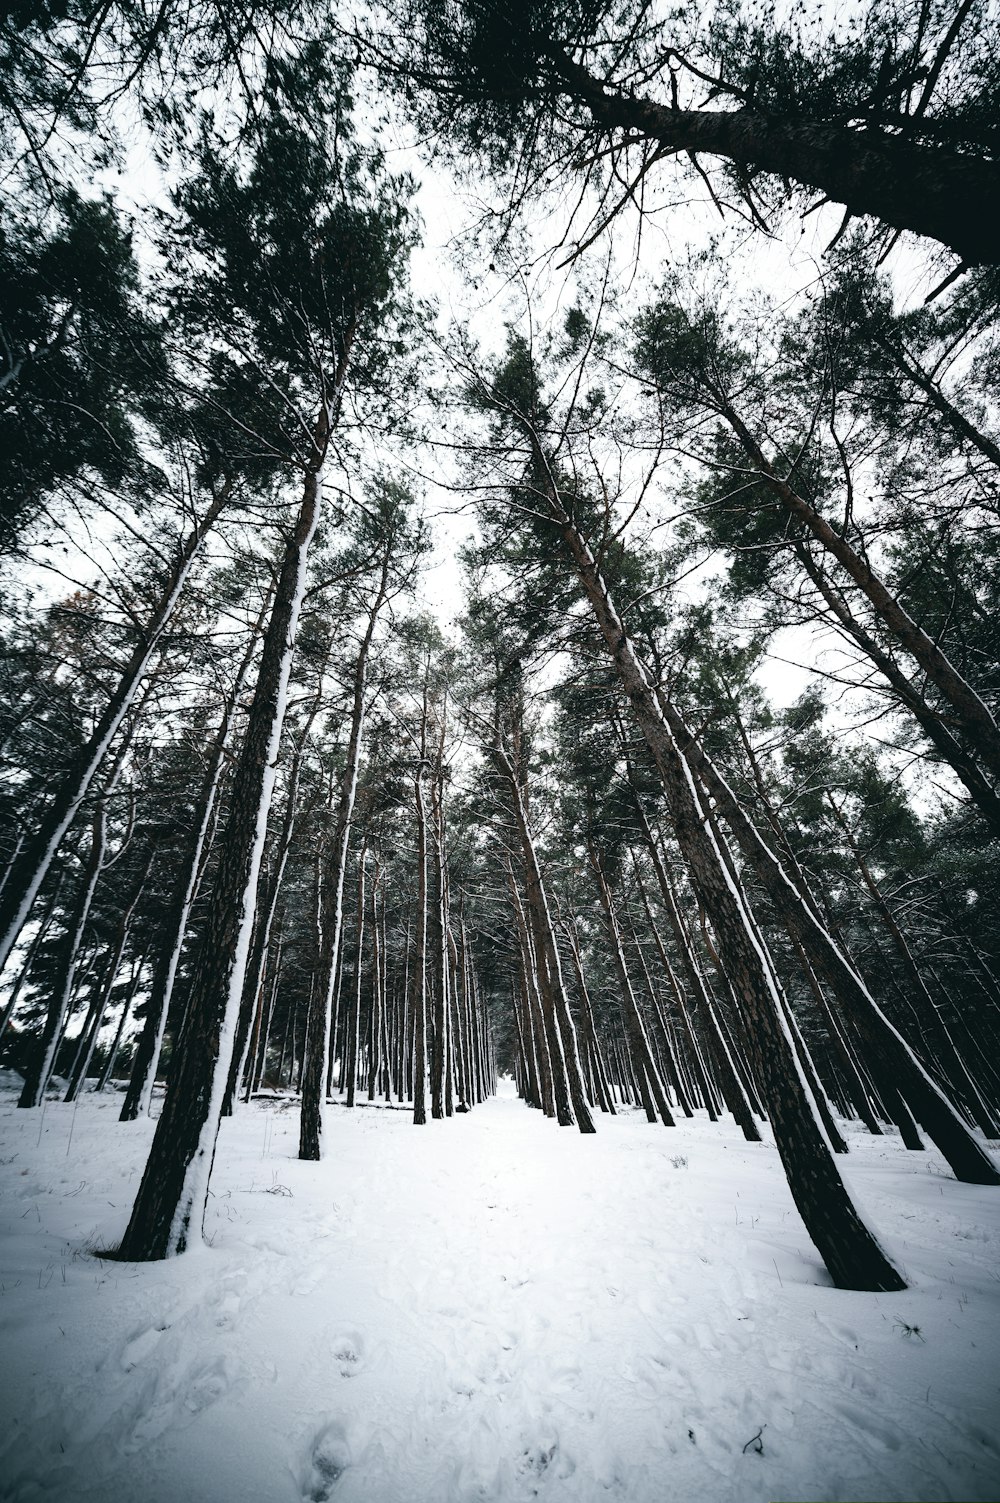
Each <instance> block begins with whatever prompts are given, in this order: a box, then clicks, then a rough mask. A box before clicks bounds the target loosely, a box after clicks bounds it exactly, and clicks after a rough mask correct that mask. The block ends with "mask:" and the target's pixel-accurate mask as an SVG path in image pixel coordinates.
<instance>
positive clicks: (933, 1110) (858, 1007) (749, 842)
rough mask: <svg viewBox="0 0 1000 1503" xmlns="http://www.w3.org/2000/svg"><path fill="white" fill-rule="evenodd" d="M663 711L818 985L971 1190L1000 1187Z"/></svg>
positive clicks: (703, 758)
mask: <svg viewBox="0 0 1000 1503" xmlns="http://www.w3.org/2000/svg"><path fill="white" fill-rule="evenodd" d="M662 708H663V713H664V717H665V719H666V721H667V722H668V723H669V724H670V727H671V729H672V731H673V734H674V736H675V737H676V738H677V741H678V743H679V744H680V745H681V746H682V747H683V749H684V753H685V756H686V758H687V759H688V760H689V761H690V763H691V766H692V767H693V768H694V769H695V771H696V772H697V773H698V776H699V777H700V778H701V780H702V782H703V783H704V785H705V787H706V789H707V790H708V792H709V793H710V794H711V797H712V798H713V799H714V800H715V803H716V806H717V808H718V811H719V813H720V814H721V816H722V818H723V819H724V820H725V821H726V823H727V825H728V826H729V828H730V829H731V830H732V832H733V834H734V835H735V837H736V839H737V841H738V842H739V845H740V849H741V850H742V852H743V856H744V858H745V860H746V861H747V863H748V865H749V866H750V867H751V868H752V870H753V872H754V874H755V876H756V878H757V880H758V881H759V882H760V884H761V886H762V887H763V889H764V891H765V892H766V893H767V895H768V897H769V898H770V900H771V903H772V904H773V907H774V910H775V913H776V914H777V916H778V917H779V919H780V920H781V922H782V923H783V924H784V926H785V928H786V929H787V930H788V932H789V934H790V935H791V937H792V939H793V940H797V941H798V942H799V944H800V945H801V947H802V949H803V951H804V952H805V954H806V956H807V957H808V960H809V964H810V965H811V966H812V968H813V970H814V972H815V974H816V977H817V979H818V980H819V981H820V982H821V984H824V985H826V986H827V987H828V988H829V989H830V991H831V992H832V993H833V994H834V995H835V996H836V997H837V999H838V1000H839V1002H840V1004H841V1006H842V1007H843V1008H844V1011H845V1012H846V1014H847V1015H848V1016H849V1017H850V1018H851V1020H852V1022H853V1023H854V1024H855V1026H856V1027H857V1029H858V1031H859V1033H860V1034H861V1036H862V1038H863V1039H864V1042H865V1045H866V1047H867V1049H868V1050H869V1052H870V1054H871V1056H872V1057H873V1059H874V1060H875V1062H876V1065H877V1066H878V1071H879V1078H880V1079H881V1078H883V1077H884V1078H885V1079H887V1080H889V1081H892V1082H893V1083H894V1085H895V1087H896V1088H898V1090H899V1092H900V1094H901V1095H902V1097H903V1099H904V1100H905V1101H906V1103H907V1104H908V1105H909V1106H910V1107H911V1108H912V1110H913V1113H914V1116H915V1117H916V1118H917V1121H918V1122H919V1123H920V1124H921V1126H922V1127H923V1128H924V1130H925V1132H926V1133H927V1134H928V1136H929V1137H931V1138H932V1139H933V1140H934V1142H935V1143H936V1144H937V1146H938V1148H939V1149H940V1150H941V1152H942V1153H943V1154H944V1156H945V1158H946V1159H947V1160H948V1163H949V1164H950V1165H951V1168H952V1170H953V1171H954V1174H955V1177H956V1178H957V1179H960V1180H964V1181H965V1182H967V1183H969V1184H977V1185H1000V1172H998V1171H997V1169H996V1167H995V1165H994V1164H993V1162H992V1160H991V1159H990V1156H989V1154H988V1153H987V1152H986V1150H985V1149H984V1148H983V1147H982V1145H981V1144H980V1143H979V1142H978V1141H977V1140H976V1138H975V1137H974V1136H973V1134H972V1133H971V1132H970V1131H969V1130H968V1128H967V1127H966V1126H965V1124H964V1122H963V1121H962V1119H961V1118H960V1117H959V1115H958V1113H957V1112H956V1111H955V1109H954V1107H953V1106H952V1105H951V1103H950V1102H949V1101H948V1099H947V1097H946V1096H945V1095H944V1093H943V1092H942V1091H941V1090H940V1089H939V1088H938V1086H937V1085H936V1084H935V1082H934V1081H933V1080H932V1079H931V1077H930V1075H929V1074H928V1073H927V1071H926V1070H925V1069H924V1067H923V1065H922V1064H921V1063H920V1061H919V1060H918V1059H917V1057H916V1055H915V1054H914V1052H913V1050H912V1049H911V1048H910V1046H909V1045H908V1044H907V1042H906V1040H905V1039H904V1038H903V1036H902V1034H901V1033H900V1032H899V1031H898V1029H896V1028H894V1027H893V1025H892V1024H891V1023H890V1022H889V1020H888V1018H887V1017H886V1016H885V1014H884V1013H883V1012H882V1010H881V1008H880V1007H879V1006H878V1004H877V1003H876V1002H875V999H874V998H873V997H872V995H871V993H870V992H869V991H868V988H867V987H866V986H865V983H864V982H863V981H862V979H861V977H860V975H859V974H858V972H857V971H856V970H855V969H854V967H853V965H851V963H850V962H849V960H848V959H847V957H846V955H845V954H844V953H843V951H842V950H841V949H840V948H839V946H838V945H837V944H836V943H835V941H834V939H833V936H832V935H831V934H830V932H829V930H828V929H827V928H826V926H825V925H824V924H823V923H822V921H821V920H820V918H819V915H818V914H817V913H816V911H815V909H814V907H813V905H812V904H809V903H806V902H804V901H803V899H802V896H801V894H800V893H799V891H798V889H797V887H796V885H795V883H794V881H793V880H792V878H791V877H790V876H789V875H788V874H787V873H786V872H785V871H784V869H783V868H782V866H781V863H780V861H779V860H778V858H777V856H776V855H775V854H774V852H773V851H772V850H771V848H770V847H769V846H768V845H767V843H766V841H765V840H764V839H763V838H762V836H761V835H760V833H759V832H758V830H757V828H756V826H755V825H754V823H753V821H752V820H751V819H750V818H749V817H748V815H747V814H746V812H745V811H744V809H743V808H742V806H741V805H740V802H739V800H738V799H737V797H736V795H735V794H734V793H733V791H732V789H731V788H730V787H729V784H728V783H727V782H726V780H725V778H723V776H722V774H721V773H720V772H719V770H718V769H717V768H716V767H715V766H714V764H713V763H712V762H711V760H710V759H709V757H708V756H707V755H706V753H705V751H704V749H703V748H702V747H701V746H700V745H699V744H698V743H697V742H696V741H695V738H694V737H693V736H692V735H691V732H690V731H689V730H688V729H687V726H686V725H685V723H684V720H683V717H682V716H681V715H680V713H679V712H678V711H677V710H676V709H675V708H674V707H673V706H671V705H670V704H669V703H664V704H663V706H662Z"/></svg>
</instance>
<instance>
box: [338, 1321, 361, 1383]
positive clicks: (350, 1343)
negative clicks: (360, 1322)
mask: <svg viewBox="0 0 1000 1503" xmlns="http://www.w3.org/2000/svg"><path fill="white" fill-rule="evenodd" d="M332 1346H333V1355H334V1358H335V1360H336V1361H337V1362H338V1363H339V1364H340V1376H341V1377H342V1378H354V1377H356V1376H357V1374H358V1373H359V1372H360V1371H361V1370H362V1367H363V1366H364V1340H363V1338H362V1336H361V1332H360V1331H352V1330H345V1331H341V1332H340V1333H339V1334H338V1335H337V1336H335V1337H334V1338H333V1342H332Z"/></svg>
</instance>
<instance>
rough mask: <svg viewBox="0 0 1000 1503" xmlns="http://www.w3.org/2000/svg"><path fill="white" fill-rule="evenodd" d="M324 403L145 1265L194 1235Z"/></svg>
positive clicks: (150, 1171)
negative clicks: (147, 1261)
mask: <svg viewBox="0 0 1000 1503" xmlns="http://www.w3.org/2000/svg"><path fill="white" fill-rule="evenodd" d="M345 374H346V356H345V359H344V362H343V365H342V370H341V371H340V372H338V380H337V384H336V386H335V388H334V394H333V395H331V396H328V397H325V398H324V401H323V404H322V406H321V409H320V416H319V419H318V421H317V424H316V429H315V431H314V434H313V445H314V455H315V458H314V460H313V461H312V462H311V464H310V467H309V468H308V469H307V470H306V473H305V478H304V485H303V494H302V503H301V506H300V508H299V513H298V518H297V520H296V522H295V526H294V528H293V530H292V532H291V535H290V537H289V539H288V544H287V547H286V550H285V555H284V559H283V562H282V566H281V572H280V575H279V579H278V585H277V589H276V592H275V599H274V607H273V610H272V612H271V618H270V621H269V623H268V628H267V632H266V635H265V637H264V645H263V651H262V654H261V662H260V670H259V673H258V676H257V686H256V690H255V692H254V699H253V704H252V706H251V709H250V714H249V719H248V724H247V730H246V735H245V737H244V741H243V746H242V748H241V751H240V756H239V760H238V762H237V766H236V771H235V775H234V778H233V789H232V800H231V805H230V812H229V817H228V820H227V824H226V830H225V833H224V836H223V838H222V841H221V844H220V859H219V865H218V869H217V871H216V874H215V880H214V883H213V888H212V892H211V896H210V899H209V903H208V911H207V914H206V919H205V925H204V929H203V932H202V936H201V941H200V944H199V948H198V952H197V955H196V957H195V962H194V966H193V972H192V981H191V991H190V995H189V999H188V1007H187V1012H186V1014H185V1018H184V1022H183V1024H182V1026H181V1029H180V1031H179V1034H178V1038H177V1043H176V1045H175V1050H174V1054H175V1062H174V1065H173V1068H172V1071H171V1079H170V1089H169V1090H168V1092H167V1096H166V1100H165V1102H164V1106H163V1111H162V1112H161V1114H160V1117H159V1120H158V1122H157V1124H156V1133H155V1135H154V1137H153V1143H152V1147H151V1150H150V1155H149V1159H148V1161H147V1164H146V1169H145V1173H144V1174H143V1178H142V1183H141V1185H140V1187H139V1193H138V1195H137V1197H136V1201H135V1205H134V1207H133V1209H132V1216H131V1219H130V1221H129V1224H128V1227H127V1229H126V1232H125V1236H124V1238H123V1240H122V1244H121V1248H120V1253H119V1255H120V1256H121V1257H122V1258H124V1259H131V1260H135V1261H145V1260H148V1259H155V1258H164V1257H170V1256H172V1255H174V1254H176V1253H180V1252H183V1250H184V1249H185V1247H187V1245H188V1243H189V1241H190V1240H191V1239H192V1238H197V1237H198V1236H199V1235H200V1231H201V1226H202V1222H203V1219H204V1213H205V1202H206V1198H207V1195H208V1181H209V1176H210V1174H211V1169H212V1162H213V1159H214V1156H215V1145H216V1140H217V1137H218V1132H219V1123H220V1121H221V1114H222V1098H223V1095H224V1093H225V1088H226V1082H227V1078H228V1073H229V1064H230V1060H231V1058H232V1051H233V1045H234V1042H235V1034H236V1021H237V1017H238V1014H239V1006H240V1000H241V998H242V994H243V981H244V977H245V975H246V964H247V956H248V952H249V947H250V938H251V933H252V929H253V917H254V899H255V895H256V891H257V878H258V874H259V871H260V862H261V857H262V855H263V849H264V840H265V837H266V834H267V818H268V812H269V809H270V804H271V795H272V792H273V789H274V779H275V772H276V764H277V758H278V750H279V747H280V744H281V732H282V727H283V725H284V719H285V707H286V699H287V690H288V679H289V674H290V672H291V666H292V658H293V655H294V650H295V638H296V632H297V628H298V620H299V611H300V608H301V604H302V597H303V594H304V592H305V580H306V565H307V560H308V556H309V545H310V543H311V542H312V539H313V535H314V533H315V530H316V524H317V522H318V520H319V504H320V471H321V468H322V463H323V458H324V456H325V454H326V449H327V445H328V442H329V437H330V431H331V421H332V415H333V410H334V408H333V402H334V401H335V400H336V396H337V395H339V391H340V388H341V385H342V381H343V379H344V375H345Z"/></svg>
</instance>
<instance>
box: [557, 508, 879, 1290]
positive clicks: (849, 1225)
mask: <svg viewBox="0 0 1000 1503" xmlns="http://www.w3.org/2000/svg"><path fill="white" fill-rule="evenodd" d="M549 499H550V503H551V504H552V505H553V511H554V512H555V513H556V515H557V516H558V519H559V523H560V526H561V529H562V533H563V538H564V540H565V543H566V547H567V550H568V552H569V554H570V556H571V558H572V560H573V563H574V565H575V568H576V572H577V577H578V579H579V581H580V583H581V585H582V587H583V590H584V592H585V594H586V596H587V599H588V601H589V603H590V606H591V609H592V610H593V612H594V616H595V619H596V621H597V625H598V627H599V629H600V632H601V635H602V636H603V638H604V641H605V643H606V646H607V649H608V653H609V656H610V657H611V659H612V661H613V663H614V665H615V668H616V670H617V672H618V676H619V679H620V681H621V684H622V687H623V689H624V691H625V693H626V694H627V695H628V698H629V700H630V702H631V704H632V708H633V712H634V714H635V716H636V719H637V721H638V723H639V726H640V729H641V730H642V732H643V734H644V735H645V737H646V741H647V743H648V745H649V748H650V751H651V752H652V754H653V759H654V761H655V763H656V767H657V770H658V772H659V774H660V778H661V780H662V782H663V788H664V792H665V794H666V796H667V801H668V804H669V807H670V811H671V815H672V818H673V822H674V827H675V830H676V833H677V839H678V843H679V844H680V848H681V851H682V854H683V855H684V858H685V860H686V862H687V863H688V869H689V871H690V874H691V880H692V883H693V885H694V887H695V890H696V892H697V894H698V898H699V901H700V902H701V903H702V904H703V906H704V908H705V910H706V912H707V914H708V916H709V918H710V920H711V923H712V927H713V929H714V931H715V942H716V945H717V946H718V949H719V952H720V955H721V957H722V960H723V963H724V966H725V970H726V974H727V975H728V977H729V978H730V981H731V983H732V985H733V987H734V990H735V991H736V993H737V995H738V996H739V1000H740V1005H741V1007H743V1008H744V1009H745V1012H746V1020H747V1026H748V1031H749V1034H750V1037H751V1040H752V1047H753V1049H754V1053H755V1060H754V1063H755V1066H756V1073H757V1075H758V1078H759V1079H760V1081H761V1083H762V1088H763V1090H764V1092H765V1098H766V1103H767V1109H768V1114H769V1116H770V1119H771V1124H772V1127H773V1129H774V1136H775V1143H776V1145H777V1148H778V1152H779V1154H780V1156H781V1160H782V1163H783V1164H784V1166H785V1172H786V1174H787V1176H788V1183H789V1188H790V1189H791V1192H792V1196H793V1198H794V1200H795V1203H796V1205H797V1207H798V1209H799V1212H800V1214H801V1216H802V1219H803V1221H804V1222H805V1224H806V1228H807V1230H808V1232H809V1235H810V1236H811V1237H812V1239H813V1241H814V1242H815V1244H816V1246H817V1247H818V1249H819V1251H820V1254H821V1256H822V1258H823V1260H824V1262H825V1263H826V1265H827V1268H828V1269H829V1271H830V1274H831V1277H832V1278H833V1281H834V1283H835V1284H837V1285H838V1287H841V1288H854V1289H884V1290H893V1289H901V1288H904V1287H905V1281H904V1280H903V1279H902V1278H901V1277H900V1275H899V1273H898V1271H897V1270H896V1269H895V1268H894V1267H893V1265H892V1262H891V1261H890V1259H889V1258H888V1256H887V1255H886V1253H885V1252H884V1251H883V1249H882V1248H881V1247H880V1246H879V1244H878V1242H877V1241H876V1239H875V1237H874V1236H873V1234H872V1233H871V1231H870V1230H869V1228H868V1227H867V1226H866V1225H865V1222H864V1220H863V1219H862V1218H861V1217H860V1216H859V1215H858V1213H857V1211H856V1210H855V1207H854V1205H853V1202H852V1200H851V1197H850V1195H849V1194H848V1192H847V1188H846V1186H845V1185H844V1182H843V1180H842V1179H841V1177H840V1173H839V1171H838V1170H837V1167H836V1164H835V1162H834V1158H833V1155H832V1153H831V1152H830V1148H829V1145H828V1144H827V1142H826V1140H825V1139H824V1137H823V1134H822V1131H821V1129H820V1126H819V1124H818V1122H817V1120H816V1117H815V1114H814V1112H813V1108H812V1105H811V1103H810V1101H809V1098H808V1094H807V1092H806V1089H805V1086H804V1083H803V1081H802V1079H801V1077H800V1075H799V1072H798V1068H797V1063H796V1060H795V1056H794V1052H793V1050H792V1047H791V1044H790V1042H789V1039H788V1034H787V1032H786V1029H785V1027H784V1025H783V1021H782V1018H781V1013H780V1005H779V1002H778V998H777V997H776V995H775V993H774V989H773V984H772V979H771V974H770V971H769V968H768V966H767V964H766V961H765V957H764V955H763V954H762V953H761V949H760V946H759V942H758V939H757V936H756V935H755V934H754V932H753V928H752V926H751V922H750V919H749V914H748V911H747V905H746V899H745V896H744V895H743V893H742V891H741V890H740V889H739V888H738V886H737V885H736V884H735V883H734V882H733V880H732V877H731V874H730V871H729V869H728V867H727V865H726V863H725V861H724V860H723V859H722V856H721V854H720V852H719V850H718V848H717V846H716V842H715V839H714V836H713V834H712V831H711V828H710V826H709V825H708V823H707V821H706V818H705V812H704V810H703V809H702V807H701V805H700V802H699V799H698V796H697V791H696V787H695V783H694V779H693V777H692V774H691V770H690V768H689V766H688V764H687V762H686V760H685V758H684V757H683V755H682V753H681V750H680V748H679V747H678V745H677V742H676V740H675V739H674V736H673V734H672V732H671V729H670V726H669V725H668V722H667V719H666V717H665V715H664V713H663V711H662V709H661V706H660V703H659V700H658V698H657V695H656V693H655V691H654V690H653V688H652V686H651V684H650V681H649V678H648V676H647V674H646V671H645V669H644V667H643V666H642V664H641V662H640V661H639V659H638V657H637V656H636V654H635V651H634V649H633V647H632V643H631V641H630V640H629V638H628V636H627V634H626V632H625V629H624V627H623V625H622V622H621V619H620V617H619V616H618V613H617V611H616V610H615V607H614V603H613V601H612V599H611V596H610V594H609V592H608V589H607V586H606V585H605V583H604V580H603V578H602V577H601V575H600V573H599V571H598V568H597V564H596V561H595V559H594V555H593V553H592V552H591V550H590V547H589V545H588V544H587V542H586V540H585V539H584V537H583V536H582V534H581V533H580V532H579V530H578V529H577V527H576V526H575V525H574V523H573V522H572V520H571V519H570V518H569V516H567V514H566V512H565V510H564V509H563V507H562V504H561V501H560V500H559V497H558V493H557V492H556V491H555V488H554V486H553V488H552V492H551V493H550V497H549Z"/></svg>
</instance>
